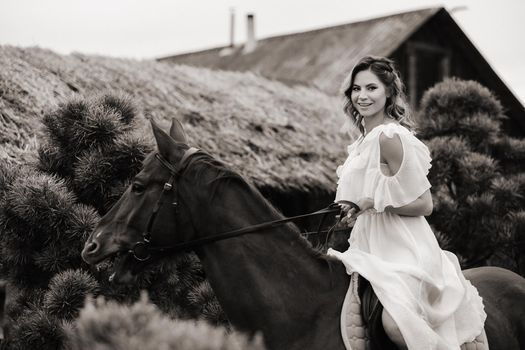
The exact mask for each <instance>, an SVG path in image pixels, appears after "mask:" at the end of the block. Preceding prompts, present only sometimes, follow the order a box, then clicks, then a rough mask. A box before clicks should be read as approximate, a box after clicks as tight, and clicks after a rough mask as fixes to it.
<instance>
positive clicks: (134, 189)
mask: <svg viewBox="0 0 525 350" xmlns="http://www.w3.org/2000/svg"><path fill="white" fill-rule="evenodd" d="M131 191H132V192H134V193H137V194H140V193H142V192H144V186H143V185H141V184H139V183H137V182H134V183H133V184H132V185H131Z"/></svg>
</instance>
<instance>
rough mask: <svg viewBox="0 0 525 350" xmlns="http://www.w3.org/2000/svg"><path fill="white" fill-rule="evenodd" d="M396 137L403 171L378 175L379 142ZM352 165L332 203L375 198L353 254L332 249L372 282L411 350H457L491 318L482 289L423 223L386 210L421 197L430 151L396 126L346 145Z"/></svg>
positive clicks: (356, 232) (341, 173)
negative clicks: (399, 146)
mask: <svg viewBox="0 0 525 350" xmlns="http://www.w3.org/2000/svg"><path fill="white" fill-rule="evenodd" d="M381 133H384V134H385V135H386V136H387V137H390V138H391V137H394V134H397V135H399V138H400V140H401V143H402V145H403V160H402V162H401V166H400V168H399V171H398V172H397V173H396V174H394V175H393V176H385V175H384V174H383V173H382V172H381V170H380V147H379V136H380V134H381ZM348 153H349V156H348V159H347V160H346V161H345V163H344V164H343V165H342V166H340V167H339V168H338V169H337V175H338V177H339V181H338V187H337V194H336V199H335V201H336V202H337V201H339V200H350V201H352V202H357V201H358V200H360V199H362V198H364V197H370V198H373V199H374V208H373V209H369V210H367V211H365V212H364V213H363V214H362V215H360V216H359V217H358V218H357V220H356V222H355V225H354V228H353V230H352V234H351V236H350V239H349V242H350V248H349V249H348V250H347V251H346V252H344V253H342V252H338V251H336V250H333V249H330V250H329V251H328V254H329V255H332V256H335V257H337V258H338V259H340V260H341V261H342V262H343V263H344V265H345V266H346V269H347V272H348V274H351V273H352V272H354V271H355V272H358V273H359V274H360V275H362V276H363V277H365V278H366V279H367V280H368V281H370V283H371V285H372V287H373V289H374V292H375V293H376V294H377V297H378V298H379V300H380V301H381V304H382V305H383V306H384V308H385V309H386V310H388V312H389V313H390V315H391V316H392V318H393V319H394V321H395V322H396V324H397V325H398V327H399V329H400V331H401V333H402V334H403V338H404V340H405V342H406V343H407V346H408V348H409V349H417V350H423V349H447V350H448V349H459V348H460V345H461V344H463V343H465V342H467V341H472V340H473V339H474V338H475V337H476V336H477V335H479V334H480V333H481V332H482V330H483V325H484V322H485V319H486V313H485V311H484V308H483V303H482V299H481V297H480V296H479V294H478V291H477V289H476V288H475V287H474V286H472V284H471V283H470V282H469V281H467V280H466V279H465V277H464V276H463V273H462V272H461V269H460V266H459V263H458V260H457V257H456V256H455V255H454V254H453V253H451V252H448V251H445V250H442V249H441V248H440V247H439V245H438V242H437V240H436V238H435V236H434V233H433V232H432V230H431V228H430V226H429V225H428V223H427V221H426V219H425V217H423V216H418V217H409V216H400V215H397V214H392V213H389V212H385V211H384V210H385V207H386V206H393V207H401V206H404V205H406V204H409V203H411V202H413V201H414V200H415V199H416V198H418V197H419V196H421V195H422V194H423V193H424V192H425V191H426V190H427V189H429V188H430V187H431V186H430V183H429V182H428V179H427V174H428V171H429V169H430V167H431V164H430V162H431V158H430V153H429V151H428V148H427V147H426V146H425V144H423V143H422V142H421V141H420V140H418V139H417V138H416V137H415V136H414V135H413V134H412V133H411V132H410V131H409V130H408V129H406V128H405V127H403V126H401V125H398V124H396V123H390V124H382V125H379V126H377V127H375V128H374V129H372V130H371V131H370V132H369V133H368V134H366V136H365V137H364V138H363V137H361V138H360V139H358V140H357V141H356V142H354V143H353V144H352V145H350V146H349V147H348Z"/></svg>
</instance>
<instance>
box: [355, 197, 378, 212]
mask: <svg viewBox="0 0 525 350" xmlns="http://www.w3.org/2000/svg"><path fill="white" fill-rule="evenodd" d="M356 204H357V205H358V206H359V208H360V209H361V211H359V212H358V213H357V214H356V216H359V215H361V214H362V213H363V212H364V211H365V210H368V209H370V208H373V207H374V199H373V198H369V197H365V198H362V199H360V200H358V201H357V203H356Z"/></svg>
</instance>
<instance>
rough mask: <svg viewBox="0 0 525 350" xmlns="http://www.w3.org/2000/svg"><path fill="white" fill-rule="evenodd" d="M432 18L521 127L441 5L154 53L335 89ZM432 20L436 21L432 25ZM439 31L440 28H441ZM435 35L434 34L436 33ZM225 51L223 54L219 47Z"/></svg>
mask: <svg viewBox="0 0 525 350" xmlns="http://www.w3.org/2000/svg"><path fill="white" fill-rule="evenodd" d="M430 23H433V26H434V28H437V29H435V31H436V30H437V31H446V32H447V33H448V34H447V35H448V38H449V40H453V41H455V48H456V49H457V50H458V52H456V54H457V55H461V56H463V57H466V58H468V61H469V64H470V65H471V66H472V68H473V69H474V70H475V72H476V74H477V77H478V78H476V80H478V81H480V82H481V83H482V84H483V85H485V86H486V87H488V88H489V89H490V90H492V91H494V92H495V93H496V96H498V98H499V99H500V100H501V102H502V104H503V105H504V106H505V108H506V112H507V114H508V115H509V116H510V117H511V119H513V120H515V121H516V123H517V125H519V127H520V130H521V131H519V132H518V133H517V134H520V135H522V134H523V133H524V132H525V106H523V103H522V101H520V100H519V99H518V98H517V97H516V95H515V94H514V92H513V91H512V90H511V89H510V88H509V86H507V84H506V83H505V82H504V81H503V80H502V79H501V77H499V75H498V74H497V73H496V72H495V71H494V69H493V68H492V67H491V65H490V64H489V63H488V62H487V60H486V59H485V58H484V57H483V55H482V54H481V53H480V52H479V50H478V49H477V48H476V46H475V45H474V44H473V43H472V41H471V40H470V39H469V38H468V37H467V35H466V34H465V33H464V32H463V31H462V29H461V28H460V27H459V26H458V25H457V23H456V22H455V21H454V19H453V18H452V17H451V16H450V14H449V13H448V12H447V10H446V9H445V8H443V7H433V8H425V9H420V10H414V11H410V12H403V13H397V14H392V15H388V16H384V17H378V18H373V19H368V20H364V21H359V22H353V23H347V24H343V25H337V26H331V27H326V28H321V29H316V30H310V31H305V32H300V33H293V34H287V35H279V36H274V37H269V38H265V39H260V40H258V41H257V46H256V47H255V49H254V50H253V51H251V52H249V53H245V51H244V47H243V46H239V47H235V48H233V49H232V48H228V47H217V48H213V49H209V50H203V51H197V52H190V53H185V54H179V55H173V56H167V57H163V58H159V59H158V60H159V61H161V62H167V63H176V64H187V65H192V66H198V67H208V68H211V69H221V70H233V71H251V72H255V73H259V74H261V75H262V76H264V77H267V78H270V79H275V80H279V81H282V82H284V83H286V84H288V85H307V86H313V87H316V88H318V89H319V90H321V91H324V92H326V93H328V94H330V95H336V94H338V93H339V91H340V89H341V84H342V82H343V81H344V79H345V77H346V75H347V74H348V72H349V71H350V70H351V69H352V67H353V66H354V65H355V63H357V61H358V60H359V59H360V58H361V57H363V56H365V55H377V56H386V57H389V56H391V55H392V54H394V52H395V51H396V50H398V49H400V48H402V45H403V44H404V43H406V42H407V41H408V40H409V39H410V37H411V36H413V35H415V34H417V32H418V31H419V30H420V29H422V27H423V26H426V25H429V24H430ZM436 23H437V27H436ZM441 34H443V32H442V33H441ZM436 35H437V34H436ZM228 51H230V52H229V54H227V55H226V54H224V53H225V52H228Z"/></svg>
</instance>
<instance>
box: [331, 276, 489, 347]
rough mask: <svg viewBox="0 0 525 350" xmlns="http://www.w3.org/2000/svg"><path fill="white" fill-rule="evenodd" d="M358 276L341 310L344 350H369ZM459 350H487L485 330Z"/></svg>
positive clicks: (351, 281) (351, 280)
mask: <svg viewBox="0 0 525 350" xmlns="http://www.w3.org/2000/svg"><path fill="white" fill-rule="evenodd" d="M358 283H359V275H358V274H357V272H353V273H352V275H351V276H350V285H349V286H348V291H347V292H346V296H345V300H344V302H343V307H342V309H341V336H342V338H343V343H344V344H345V348H346V350H367V349H370V338H369V334H368V330H367V328H366V326H365V324H364V322H363V318H362V315H361V300H360V299H359V294H358V287H359V286H358ZM461 350H489V345H488V340H487V335H486V333H485V330H483V332H482V333H481V334H480V335H478V336H477V337H476V339H474V340H473V341H472V342H469V343H465V344H463V345H461Z"/></svg>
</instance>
